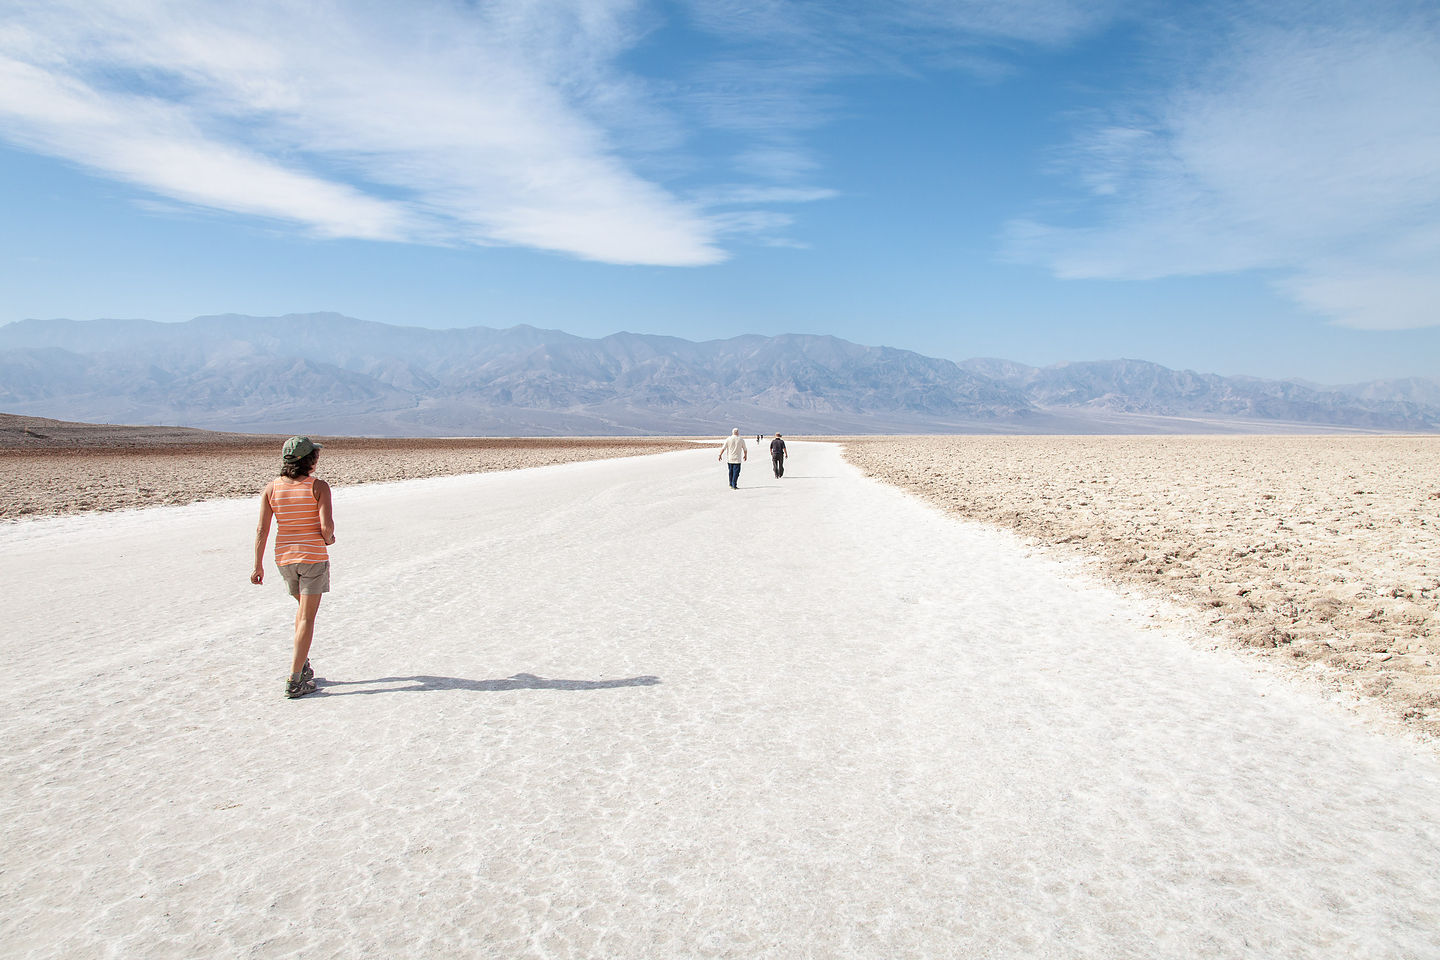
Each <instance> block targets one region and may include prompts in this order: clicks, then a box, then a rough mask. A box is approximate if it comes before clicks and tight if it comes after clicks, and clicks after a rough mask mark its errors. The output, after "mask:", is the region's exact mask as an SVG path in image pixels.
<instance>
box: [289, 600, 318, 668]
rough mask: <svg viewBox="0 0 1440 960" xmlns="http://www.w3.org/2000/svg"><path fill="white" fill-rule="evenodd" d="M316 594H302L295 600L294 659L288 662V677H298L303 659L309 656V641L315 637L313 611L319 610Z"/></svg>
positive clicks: (303, 663)
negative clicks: (297, 601)
mask: <svg viewBox="0 0 1440 960" xmlns="http://www.w3.org/2000/svg"><path fill="white" fill-rule="evenodd" d="M320 597H321V594H318V593H302V594H300V596H299V597H298V598H297V599H299V601H300V607H299V609H298V610H296V611H295V659H294V660H292V661H291V662H290V676H292V677H298V676H300V671H301V670H303V669H305V658H306V657H308V656H310V641H311V640H313V639H314V637H315V611H316V610H318V609H320Z"/></svg>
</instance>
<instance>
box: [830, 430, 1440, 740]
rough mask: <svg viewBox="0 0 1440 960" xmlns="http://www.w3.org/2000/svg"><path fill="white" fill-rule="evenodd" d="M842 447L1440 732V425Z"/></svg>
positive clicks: (906, 440)
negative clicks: (1403, 432) (1362, 432)
mask: <svg viewBox="0 0 1440 960" xmlns="http://www.w3.org/2000/svg"><path fill="white" fill-rule="evenodd" d="M846 457H847V459H849V460H850V462H851V463H854V464H856V465H857V466H859V467H860V468H862V469H863V470H865V471H866V473H868V474H869V475H871V476H874V477H877V478H880V479H883V480H886V481H888V482H890V483H895V484H898V485H900V486H902V487H904V488H906V489H908V490H911V491H913V492H915V493H916V494H919V495H920V496H921V497H923V498H925V499H926V500H928V501H929V502H931V503H933V504H935V505H937V506H939V507H941V508H943V509H945V510H947V511H949V512H951V513H954V514H958V515H959V516H962V517H966V518H969V519H973V520H978V521H981V522H984V523H989V524H995V525H998V526H1001V527H1007V528H1010V529H1013V530H1015V531H1016V532H1018V533H1019V534H1021V535H1023V536H1024V537H1026V538H1028V539H1030V540H1031V541H1033V542H1038V543H1043V544H1048V545H1050V546H1052V547H1054V548H1056V549H1059V550H1066V551H1070V552H1072V553H1077V554H1080V555H1083V556H1086V557H1089V558H1093V560H1094V562H1095V563H1096V564H1097V565H1098V566H1097V568H1098V570H1099V571H1100V572H1102V573H1103V574H1105V575H1106V576H1108V577H1110V578H1113V579H1116V580H1119V581H1121V582H1124V583H1127V584H1132V585H1134V586H1136V587H1137V588H1139V589H1141V590H1143V591H1145V592H1147V593H1149V594H1151V595H1153V596H1156V597H1159V598H1161V599H1165V600H1170V601H1175V602H1178V603H1179V604H1180V605H1181V606H1182V607H1183V608H1185V609H1186V610H1188V612H1189V615H1190V616H1191V617H1192V618H1193V620H1194V621H1195V623H1196V625H1197V626H1199V627H1200V628H1201V629H1202V630H1203V631H1204V633H1205V634H1207V635H1209V636H1213V637H1214V638H1215V641H1216V642H1217V643H1223V644H1226V645H1228V646H1231V647H1234V648H1238V649H1243V650H1245V651H1249V652H1251V653H1253V654H1254V655H1255V656H1257V657H1260V658H1263V659H1265V660H1269V661H1272V662H1276V663H1280V664H1284V665H1286V666H1287V667H1291V668H1294V671H1295V673H1296V675H1297V676H1298V677H1302V678H1304V679H1306V680H1308V681H1312V682H1316V683H1319V684H1321V685H1323V686H1325V687H1327V688H1329V689H1331V690H1333V691H1335V692H1336V693H1338V694H1339V695H1340V696H1342V697H1343V698H1346V699H1350V700H1351V701H1352V702H1354V703H1356V704H1357V705H1358V706H1359V707H1360V708H1361V709H1362V711H1364V712H1365V713H1367V715H1369V716H1371V717H1372V718H1374V719H1378V720H1379V721H1380V722H1388V723H1394V724H1398V725H1400V726H1402V727H1404V728H1405V729H1407V730H1408V731H1410V732H1412V733H1414V734H1416V735H1418V736H1420V737H1421V738H1423V739H1428V740H1430V741H1432V742H1435V741H1436V740H1437V738H1440V667H1437V663H1440V438H1437V437H1400V436H1384V437H1378V436H1372V437H1356V436H1318V437H1317V436H1310V437H1294V436H1287V437H1277V436H1249V437H1175V436H1169V437H973V436H972V437H864V438H851V439H848V440H846Z"/></svg>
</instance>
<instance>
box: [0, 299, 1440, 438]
mask: <svg viewBox="0 0 1440 960" xmlns="http://www.w3.org/2000/svg"><path fill="white" fill-rule="evenodd" d="M0 410H3V411H5V412H8V413H15V414H24V415H30V416H43V417H55V418H60V419H67V420H87V421H99V422H109V423H133V424H162V423H163V424H180V425H185V426H194V427H205V428H209V429H220V430H246V431H264V432H290V431H307V432H314V433H325V434H357V435H359V434H364V435H413V436H438V435H487V434H489V435H500V434H505V435H534V436H540V435H565V434H568V435H587V434H588V435H599V434H606V435H623V434H649V433H663V434H709V433H716V432H720V431H728V429H729V427H731V426H739V427H740V428H741V430H742V432H750V431H752V430H753V431H754V432H757V433H758V432H774V431H777V430H778V431H780V432H783V433H802V434H816V433H822V434H835V433H852V434H853V433H937V432H976V433H1156V432H1165V433H1176V432H1180V433H1214V432H1239V431H1246V432H1275V431H1320V430H1337V429H1339V430H1365V431H1374V430H1379V431H1410V432H1429V431H1435V430H1437V429H1440V380H1430V379H1409V380H1393V381H1375V382H1372V383H1365V384H1355V385H1350V386H1345V387H1325V386H1319V385H1316V384H1309V383H1302V382H1299V381H1273V380H1258V379H1253V378H1248V377H1221V376H1216V375H1214V374H1200V373H1193V372H1191V371H1176V370H1170V369H1168V368H1166V367H1162V366H1159V365H1158V364H1154V363H1146V362H1144V361H1140V360H1113V361H1095V362H1085V363H1062V364H1057V365H1055V366H1051V367H1030V366H1025V365H1024V364H1019V363H1014V362H1011V361H1007V360H984V359H977V360H967V361H964V362H963V363H958V364H957V363H953V362H951V361H949V360H938V359H935V358H932V357H926V356H922V355H920V354H918V353H912V352H910V351H907V350H896V349H892V348H890V347H867V346H861V345H858V344H854V343H849V342H847V341H845V340H840V339H837V338H835V337H822V336H804V335H786V336H779V337H761V336H743V337H735V338H733V339H729V340H712V341H706V342H703V343H694V342H691V341H688V340H682V339H678V338H675V337H661V336H649V335H642V334H632V333H617V334H614V335H612V336H608V337H603V338H601V339H598V340H591V339H586V338H583V337H576V336H572V335H570V334H567V333H562V332H560V331H558V330H539V329H536V328H534V327H528V326H518V327H511V328H509V329H505V330H496V329H490V328H487V327H467V328H462V329H452V330H432V329H429V328H424V327H400V326H391V325H388V324H382V323H372V322H367V321H363V320H355V319H351V318H349V317H344V316H340V315H338V314H333V313H320V314H304V315H291V316H285V317H243V316H234V315H226V316H217V317H199V318H197V319H195V320H191V321H189V322H188V323H153V322H150V321H145V320H91V321H70V320H24V321H21V322H18V323H12V324H8V325H6V326H3V327H0Z"/></svg>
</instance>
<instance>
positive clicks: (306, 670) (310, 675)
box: [300, 660, 315, 683]
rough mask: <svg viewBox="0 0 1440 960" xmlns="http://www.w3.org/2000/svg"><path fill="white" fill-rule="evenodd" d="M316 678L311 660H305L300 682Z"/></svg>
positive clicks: (301, 669)
mask: <svg viewBox="0 0 1440 960" xmlns="http://www.w3.org/2000/svg"><path fill="white" fill-rule="evenodd" d="M314 679H315V671H314V670H312V669H310V661H309V660H306V661H305V666H303V667H301V668H300V682H301V683H304V682H305V681H306V680H314Z"/></svg>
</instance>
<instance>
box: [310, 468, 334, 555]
mask: <svg viewBox="0 0 1440 960" xmlns="http://www.w3.org/2000/svg"><path fill="white" fill-rule="evenodd" d="M315 500H316V502H317V503H319V504H320V537H321V539H323V540H324V541H325V542H326V543H334V542H335V509H334V507H333V506H332V505H331V502H330V484H328V483H326V482H325V481H324V480H316V481H315Z"/></svg>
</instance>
